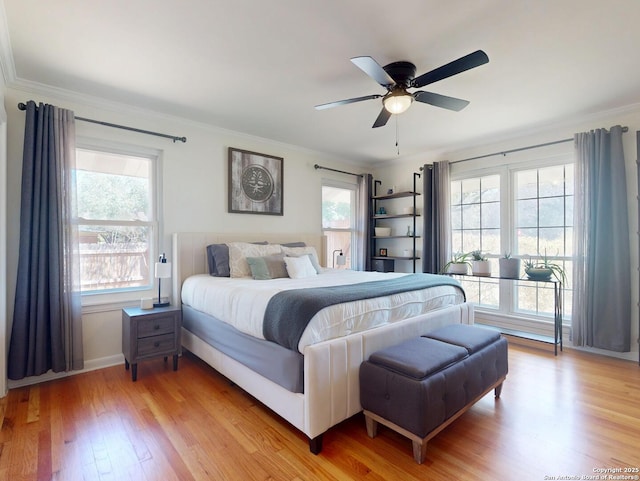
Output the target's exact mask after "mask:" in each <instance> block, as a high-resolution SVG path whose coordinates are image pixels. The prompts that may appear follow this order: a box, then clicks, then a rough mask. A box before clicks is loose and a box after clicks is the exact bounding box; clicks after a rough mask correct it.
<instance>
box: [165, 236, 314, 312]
mask: <svg viewBox="0 0 640 481" xmlns="http://www.w3.org/2000/svg"><path fill="white" fill-rule="evenodd" d="M261 241H267V242H269V243H270V244H283V243H286V242H298V241H301V242H304V243H305V244H306V245H308V246H313V247H315V249H316V251H317V253H318V257H319V259H320V264H321V265H322V266H326V265H327V262H326V255H325V252H326V244H327V238H326V237H325V236H323V235H321V234H277V233H276V234H255V233H250V234H238V233H216V232H178V233H175V234H173V246H172V257H171V262H172V280H171V282H172V289H171V295H172V302H173V303H174V304H176V305H178V304H179V303H180V291H181V289H182V282H183V281H184V280H185V279H186V278H187V277H189V276H192V275H195V274H205V273H207V272H209V266H208V263H207V246H208V245H209V244H223V243H226V242H261Z"/></svg>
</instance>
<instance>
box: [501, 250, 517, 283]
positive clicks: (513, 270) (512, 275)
mask: <svg viewBox="0 0 640 481" xmlns="http://www.w3.org/2000/svg"><path fill="white" fill-rule="evenodd" d="M498 264H499V266H500V277H506V278H507V279H518V278H519V277H520V259H517V258H515V257H511V254H510V253H508V252H507V253H505V255H504V257H501V258H500V259H499V260H498Z"/></svg>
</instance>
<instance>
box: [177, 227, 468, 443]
mask: <svg viewBox="0 0 640 481" xmlns="http://www.w3.org/2000/svg"><path fill="white" fill-rule="evenodd" d="M238 241H240V242H256V243H262V242H268V243H270V244H285V243H288V242H292V241H295V242H301V243H304V244H305V245H306V246H311V247H313V248H314V249H315V251H316V252H317V253H318V256H319V259H318V261H319V263H320V264H321V265H323V266H324V265H326V260H325V259H324V256H323V253H324V252H325V251H326V238H325V237H323V236H321V235H317V234H295V235H294V234H286V235H285V234H229V233H176V234H174V235H173V255H172V269H173V275H172V297H173V299H174V302H176V303H177V302H180V303H181V304H182V310H183V331H182V344H183V347H184V348H185V349H187V350H189V351H190V352H192V353H193V354H195V355H196V356H198V357H199V358H201V359H202V360H204V361H205V362H206V363H208V364H209V365H210V366H212V367H213V368H214V369H216V370H217V371H218V372H220V373H221V374H223V375H224V376H226V377H227V378H228V379H230V380H231V381H232V382H234V383H235V384H237V385H238V386H239V387H241V388H242V389H244V390H245V391H246V392H248V393H249V394H251V395H252V396H254V397H255V398H256V399H258V400H259V401H260V402H262V403H263V404H265V405H266V406H267V407H269V408H270V409H272V410H273V411H274V412H276V413H277V414H278V415H279V416H281V417H282V418H283V419H285V420H286V421H288V422H289V423H291V424H292V425H293V426H294V427H295V428H297V429H299V430H300V431H302V432H303V433H304V434H305V435H306V436H307V437H308V438H309V447H310V450H311V451H312V452H313V453H315V454H317V453H319V452H320V451H321V449H322V435H323V433H324V432H326V431H327V430H328V429H329V428H331V427H332V426H335V425H336V424H338V423H340V422H341V421H343V420H345V419H347V418H349V417H351V416H353V415H354V414H356V413H358V412H360V411H361V410H362V408H361V406H360V399H359V382H358V373H359V367H360V364H361V363H362V361H364V360H366V359H368V357H369V355H370V354H371V353H372V352H375V351H377V350H379V349H382V348H384V347H387V346H390V345H392V344H396V343H398V342H400V341H403V340H406V339H408V338H410V337H415V336H419V335H421V334H424V333H426V332H428V331H430V330H433V329H435V328H438V327H442V326H444V325H447V324H452V323H464V324H472V323H473V308H472V305H471V304H468V303H466V302H460V303H457V304H454V305H447V306H445V307H439V308H436V309H435V310H432V311H429V312H427V313H424V314H419V315H412V314H411V313H410V311H408V313H407V314H406V316H408V317H407V318H406V319H404V318H403V320H401V321H398V322H393V323H383V324H382V325H379V326H377V327H372V328H369V329H366V330H360V331H358V332H351V331H349V332H346V333H342V334H340V335H339V337H331V336H329V337H331V338H329V339H327V340H319V341H318V340H317V339H311V340H307V341H305V342H301V343H298V344H297V345H296V346H294V347H297V349H296V348H293V349H291V348H284V347H282V346H279V345H278V346H276V347H274V343H273V342H270V341H265V340H262V339H259V338H255V337H253V336H251V335H250V334H247V333H246V332H241V331H240V330H239V329H236V328H234V327H230V326H228V325H226V323H218V324H211V321H212V319H213V316H210V315H209V314H207V313H205V312H203V311H202V310H201V309H202V308H201V307H200V306H198V307H194V306H193V305H191V304H195V302H194V297H195V298H198V297H202V296H203V295H202V294H195V295H194V294H193V292H192V293H191V294H189V293H188V292H187V289H186V288H187V287H188V286H189V284H190V283H191V282H192V281H193V279H194V278H197V277H198V276H199V277H202V278H206V277H210V276H208V273H209V263H208V259H207V246H209V245H211V244H224V243H233V242H238ZM318 277H320V276H318ZM203 280H205V281H206V279H203ZM240 282H242V280H240ZM245 282H255V283H257V284H260V283H262V284H260V285H265V283H266V284H268V283H271V282H274V281H253V280H251V281H246V280H245ZM282 282H283V283H286V282H288V281H287V280H282ZM218 286H219V284H213V287H209V289H213V290H214V291H215V290H217V289H218ZM183 288H185V291H184V294H185V298H186V302H183V298H182V294H183ZM338 308H339V306H338ZM198 326H207V327H206V329H204V328H201V327H200V328H199V327H198ZM211 326H213V327H211ZM216 326H217V327H216ZM206 331H209V332H206ZM234 339H239V340H241V341H242V342H243V343H244V342H249V343H250V344H249V345H250V346H252V347H249V348H245V351H247V352H249V353H250V356H248V357H253V358H254V359H253V362H254V363H253V364H252V362H251V360H247V359H246V358H243V356H242V354H238V350H237V349H236V348H235V347H234V346H235V340H234ZM251 343H252V344H251ZM234 349H236V350H234ZM262 349H266V350H267V351H269V352H271V351H273V350H276V351H278V352H279V354H280V355H281V357H279V359H280V361H278V362H275V363H272V362H269V363H264V362H262V363H260V361H258V365H259V364H262V365H268V366H270V367H271V369H270V371H269V370H267V372H264V371H261V369H259V368H255V367H254V368H252V367H250V366H256V364H255V357H256V356H257V355H258V354H259V353H261V352H262V351H261V350H262ZM282 373H286V374H285V375H284V377H285V379H284V380H283V379H281V378H280V375H281V374H282ZM296 376H297V379H296Z"/></svg>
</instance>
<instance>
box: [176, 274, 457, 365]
mask: <svg viewBox="0 0 640 481" xmlns="http://www.w3.org/2000/svg"><path fill="white" fill-rule="evenodd" d="M403 275H406V274H402V273H380V272H362V271H350V270H339V269H324V270H323V271H322V272H321V273H320V274H318V275H317V276H311V277H305V278H302V279H290V278H282V279H272V280H266V281H258V280H254V279H252V278H248V277H247V278H228V277H212V276H210V275H207V274H201V275H194V276H191V277H188V278H187V279H186V280H185V281H184V283H183V286H182V302H183V304H187V305H189V306H191V307H193V308H194V309H196V310H199V311H202V312H205V313H207V314H209V315H211V316H214V317H216V318H217V319H219V320H222V321H224V322H227V323H229V324H231V325H233V326H234V327H235V328H236V329H238V330H240V331H242V332H244V333H246V334H249V335H251V336H254V337H257V338H260V339H264V336H263V334H262V321H263V318H264V312H265V310H266V307H267V304H268V302H269V299H270V298H271V297H272V296H273V295H274V294H276V293H278V292H280V291H282V290H286V289H300V288H307V287H322V286H331V285H346V284H355V283H359V282H369V281H375V280H382V279H388V278H391V277H399V276H403ZM462 302H464V297H463V295H462V293H461V291H460V290H459V289H456V288H454V287H453V286H438V287H432V288H429V289H421V290H417V291H409V292H404V293H400V294H394V295H392V296H385V297H378V298H373V299H365V300H360V301H354V302H347V303H344V304H338V305H334V306H329V307H327V308H324V309H322V310H321V311H320V312H318V313H317V314H316V315H315V316H314V317H313V318H312V319H311V321H310V322H309V324H308V326H307V328H306V329H305V331H304V333H303V335H302V337H301V338H300V342H299V344H298V350H299V351H300V352H301V353H304V349H305V347H306V346H308V345H311V344H315V343H317V342H321V341H325V340H328V339H334V338H337V337H341V336H346V335H348V334H351V333H354V332H360V331H364V330H367V329H370V328H372V327H378V326H381V325H384V324H390V323H393V322H396V321H398V320H402V319H406V318H408V317H413V316H417V315H420V314H423V313H425V312H428V311H430V310H434V309H439V308H441V307H445V306H450V305H453V304H460V303H462Z"/></svg>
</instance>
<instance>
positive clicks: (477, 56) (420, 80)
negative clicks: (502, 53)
mask: <svg viewBox="0 0 640 481" xmlns="http://www.w3.org/2000/svg"><path fill="white" fill-rule="evenodd" d="M488 62H489V57H488V56H487V54H486V53H484V52H483V51H482V50H476V51H475V52H473V53H470V54H469V55H465V56H464V57H460V58H459V59H458V60H454V61H453V62H450V63H448V64H446V65H443V66H442V67H438V68H437V69H435V70H432V71H430V72H427V73H424V74H422V75H420V76H419V77H416V78H414V79H413V82H411V86H412V87H424V86H425V85H429V84H432V83H434V82H437V81H439V80H442V79H446V78H448V77H451V76H453V75H456V74H459V73H461V72H464V71H465V70H469V69H472V68H475V67H479V66H480V65H484V64H485V63H488Z"/></svg>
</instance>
